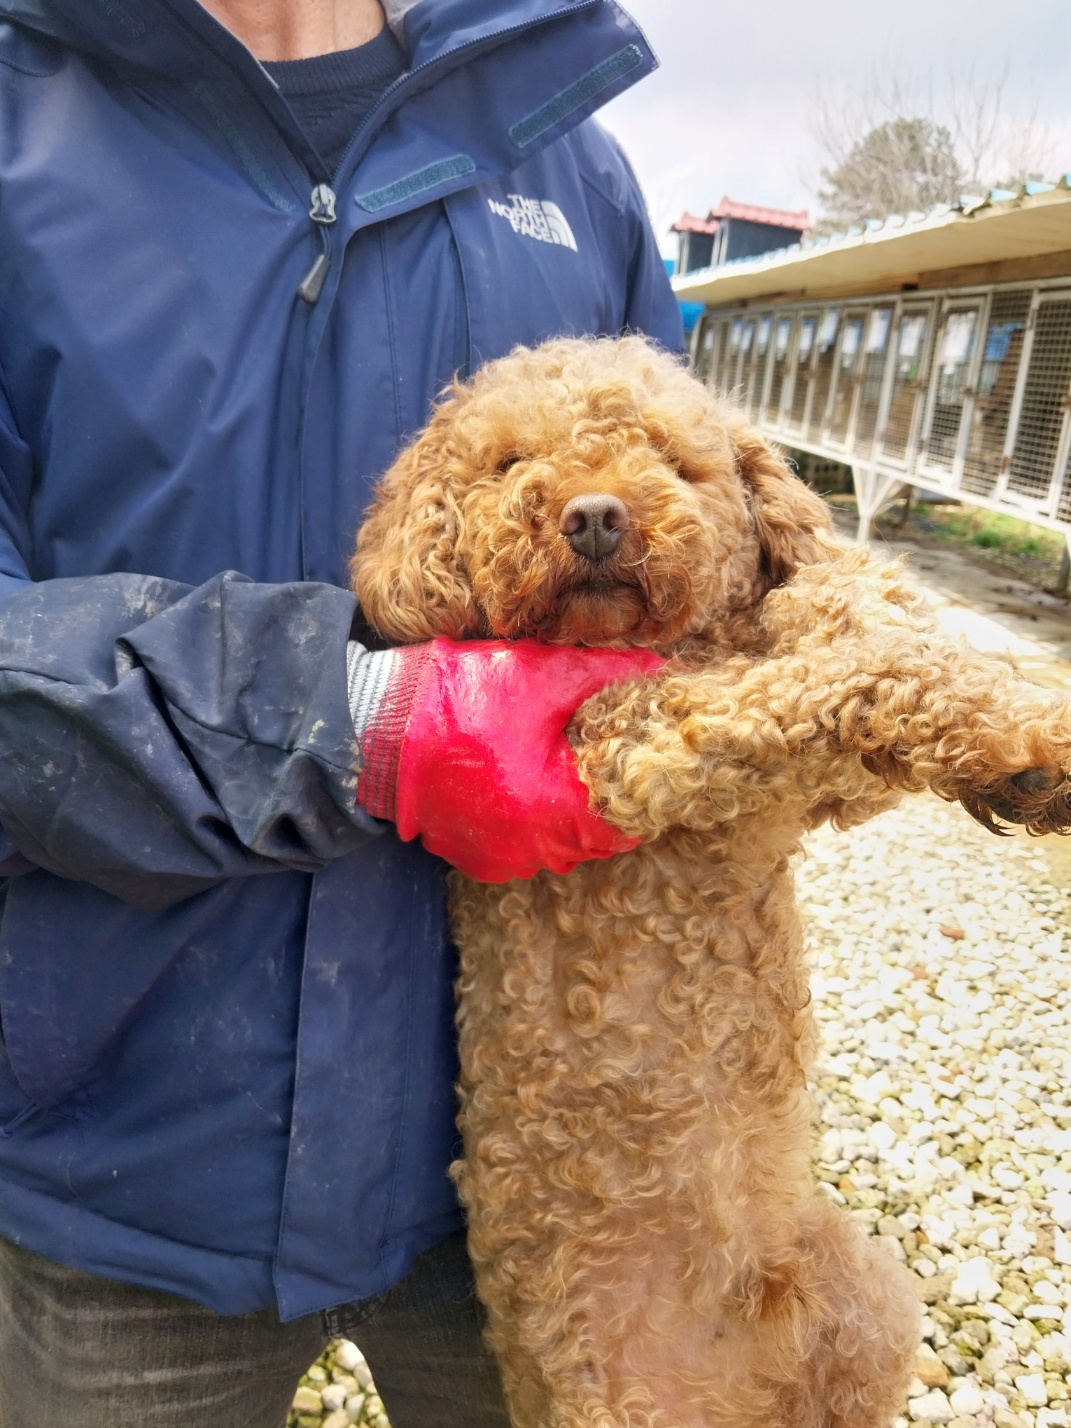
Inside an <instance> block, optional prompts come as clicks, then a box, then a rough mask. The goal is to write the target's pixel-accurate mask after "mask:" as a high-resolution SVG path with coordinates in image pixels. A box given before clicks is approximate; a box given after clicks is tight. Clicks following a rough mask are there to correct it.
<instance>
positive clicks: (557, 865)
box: [355, 639, 663, 883]
mask: <svg viewBox="0 0 1071 1428" xmlns="http://www.w3.org/2000/svg"><path fill="white" fill-rule="evenodd" d="M370 658H371V659H373V660H376V661H384V660H385V661H387V662H386V664H385V665H384V666H383V668H382V672H381V674H380V675H377V677H376V679H375V681H374V682H375V684H376V685H377V686H378V688H377V689H376V691H375V694H374V696H372V698H373V701H374V702H373V703H372V705H371V708H370V709H368V710H367V714H366V716H365V717H361V716H359V715H358V714H357V713H356V712H355V723H356V724H357V728H358V733H359V738H360V747H361V757H362V770H361V776H360V781H359V783H358V788H357V802H358V803H359V804H360V805H361V807H362V808H363V809H365V810H366V811H367V812H368V813H371V814H372V815H373V817H377V818H389V819H392V820H393V821H394V822H395V823H396V825H397V828H398V833H399V835H400V836H401V837H402V838H404V839H406V840H407V841H408V840H409V839H410V838H416V837H420V838H422V839H423V842H424V846H425V848H427V849H428V851H429V852H431V853H437V854H438V855H439V857H441V858H445V859H446V861H447V862H448V863H450V864H452V865H453V866H454V867H455V868H458V869H460V871H461V872H463V873H464V874H465V875H466V876H467V877H470V878H475V879H477V880H479V881H480V882H486V883H502V882H507V881H509V879H510V878H530V877H533V876H534V875H535V874H536V873H537V872H539V871H540V869H542V868H549V869H550V870H551V871H552V872H556V873H568V872H571V871H572V869H573V868H575V867H576V865H577V864H578V863H580V862H582V861H583V860H584V859H587V858H609V857H612V856H613V855H614V854H615V853H622V852H625V851H626V850H627V849H629V848H634V847H635V846H636V844H637V842H638V840H637V839H635V838H626V837H625V836H624V834H622V833H619V832H618V831H617V829H615V828H613V827H611V826H610V824H609V823H606V822H604V821H603V819H601V818H599V817H597V816H596V815H595V814H594V813H592V812H591V811H590V810H589V808H588V791H587V789H586V788H585V787H584V785H583V784H582V783H581V782H580V778H579V775H578V774H577V771H576V763H575V760H574V758H573V754H572V750H571V749H570V748H569V743H568V741H567V739H566V737H565V727H566V725H567V724H568V723H569V721H570V719H571V718H572V717H573V714H574V713H575V712H576V709H577V707H578V706H579V705H581V704H582V703H583V702H584V700H585V699H587V698H589V697H590V696H591V695H592V694H595V693H596V692H597V691H598V690H600V689H602V688H603V687H604V686H605V685H607V684H613V683H618V682H623V681H626V680H630V679H637V678H641V677H642V676H643V675H645V674H649V673H650V672H651V671H652V670H654V669H658V668H659V666H660V665H661V664H662V663H663V661H662V659H661V658H660V657H659V656H658V655H656V654H653V653H652V652H651V651H650V650H638V649H637V650H602V649H599V650H594V649H574V648H571V647H568V646H557V645H542V644H538V643H537V642H536V641H534V640H521V641H506V640H481V641H472V642H467V643H459V642H458V641H455V640H447V639H438V640H432V641H431V643H430V644H425V645H411V646H409V647H407V648H404V649H399V650H392V651H390V652H389V654H388V655H386V656H383V655H373V656H370ZM366 704H367V699H366Z"/></svg>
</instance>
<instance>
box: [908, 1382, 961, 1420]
mask: <svg viewBox="0 0 1071 1428" xmlns="http://www.w3.org/2000/svg"><path fill="white" fill-rule="evenodd" d="M907 1416H908V1417H909V1418H910V1419H911V1421H912V1422H913V1423H917V1422H918V1420H919V1419H920V1418H926V1419H928V1420H929V1421H930V1422H931V1423H949V1422H951V1420H952V1417H953V1414H952V1405H951V1403H949V1401H948V1395H947V1394H946V1393H945V1392H944V1390H943V1389H940V1388H934V1389H931V1390H930V1392H929V1393H924V1394H923V1395H922V1396H921V1397H920V1398H909V1399H908V1400H907Z"/></svg>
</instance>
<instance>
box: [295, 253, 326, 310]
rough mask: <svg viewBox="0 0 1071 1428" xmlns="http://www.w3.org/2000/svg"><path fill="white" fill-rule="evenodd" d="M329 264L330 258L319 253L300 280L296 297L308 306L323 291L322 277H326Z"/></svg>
mask: <svg viewBox="0 0 1071 1428" xmlns="http://www.w3.org/2000/svg"><path fill="white" fill-rule="evenodd" d="M330 266H331V259H330V258H329V257H328V256H327V254H326V253H321V254H320V256H319V257H318V258H317V259H316V261H315V263H313V265H312V267H311V268H310V269H309V271H308V272H307V273H306V274H305V276H304V278H302V280H301V285H300V287H299V288H298V297H299V298H301V299H302V301H303V302H307V303H308V304H309V306H310V307H311V306H312V305H313V303H314V302H315V301H316V299H317V298H318V297H319V296H320V293H321V292H322V291H323V285H324V279H325V278H326V277H327V270H328V268H329V267H330Z"/></svg>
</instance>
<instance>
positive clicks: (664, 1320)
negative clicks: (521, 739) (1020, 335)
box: [354, 338, 1071, 1428]
mask: <svg viewBox="0 0 1071 1428" xmlns="http://www.w3.org/2000/svg"><path fill="white" fill-rule="evenodd" d="M586 492H600V493H606V494H609V495H612V496H615V497H617V498H618V499H619V500H621V501H622V502H623V503H624V505H625V507H626V508H627V511H628V518H629V521H628V528H627V530H626V531H625V534H624V536H623V538H622V539H621V543H620V545H619V546H618V548H617V550H616V552H614V553H613V555H612V556H611V557H609V558H608V559H606V560H603V561H601V562H597V563H593V562H592V561H590V560H587V559H585V558H584V557H583V556H581V555H578V554H577V553H576V552H575V551H574V549H573V548H572V546H571V544H570V543H569V541H568V540H567V539H566V538H565V537H564V536H563V535H562V534H561V532H560V530H559V516H560V513H561V511H562V508H563V506H564V505H565V503H566V502H567V501H568V500H569V499H570V498H571V497H572V496H574V495H577V494H582V493H586ZM354 580H355V588H356V590H357V592H358V594H359V596H360V600H361V604H362V607H363V610H364V613H365V615H366V617H367V618H368V620H369V621H370V622H371V623H372V625H374V626H375V627H376V628H377V629H378V630H380V631H381V632H382V633H383V635H384V636H386V637H387V638H389V639H392V640H395V641H398V642H407V641H415V640H424V639H428V638H429V637H432V636H436V635H451V636H454V637H459V638H464V637H470V636H471V637H479V636H499V637H503V636H504V637H521V636H535V637H538V638H539V639H542V640H545V641H552V642H558V643H580V644H588V645H629V644H642V645H648V646H651V647H653V648H655V649H657V650H660V651H662V652H664V653H665V654H666V655H667V656H670V657H672V658H671V662H670V663H669V664H668V665H667V667H666V668H665V669H664V670H663V671H662V672H660V673H659V674H658V675H656V676H654V677H651V678H648V679H645V680H643V681H639V682H637V683H635V684H633V685H630V686H627V687H619V688H616V689H610V690H607V691H604V692H603V693H601V694H600V695H599V696H597V697H596V698H595V699H592V700H590V701H589V702H588V703H587V704H586V705H585V706H584V707H583V709H582V710H581V711H580V713H579V715H578V718H577V720H576V722H575V725H574V727H573V731H572V736H573V739H574V747H575V748H576V750H577V753H578V758H579V764H580V769H581V773H582V777H583V778H584V779H585V781H586V783H587V785H588V786H589V788H590V789H591V791H592V795H593V800H594V803H595V805H596V806H598V807H600V808H601V809H602V810H603V811H604V813H605V814H606V816H607V817H608V818H609V819H610V820H611V821H612V822H614V823H615V824H616V825H617V826H618V827H620V828H622V829H623V830H625V831H626V832H628V833H631V834H635V835H637V836H639V837H640V838H642V839H643V840H644V842H643V844H642V846H641V847H639V848H638V849H637V850H636V851H635V852H632V853H628V854H625V855H623V856H621V857H618V858H615V859H613V860H611V861H609V862H596V863H587V864H584V865H582V866H581V867H580V868H578V869H577V870H576V872H574V873H572V874H570V875H569V876H568V877H557V876H552V875H549V874H545V875H541V876H539V877H537V878H535V879H533V880H532V881H531V882H514V883H510V884H507V885H505V886H486V885H478V884H475V883H470V882H467V881H466V880H464V879H463V878H461V877H458V876H456V875H454V877H453V878H452V887H451V916H452V924H453V928H454V932H455V935H456V938H457V941H458V944H459V946H460V948H461V954H462V965H461V975H460V984H459V986H460V1009H459V1025H460V1034H461V1055H462V1068H463V1071H462V1085H461V1093H462V1112H461V1125H462V1129H463V1132H464V1139H465V1149H466V1157H465V1160H464V1162H463V1163H461V1164H460V1165H459V1166H458V1167H456V1173H457V1178H458V1183H459V1186H460V1191H461V1195H462V1199H463V1201H464V1204H465V1206H466V1207H467V1210H468V1214H469V1235H470V1246H471V1251H472V1256H473V1259H474V1262H475V1264H476V1269H477V1279H478V1285H479V1291H480V1295H481V1297H482V1299H483V1300H484V1302H485V1304H486V1306H487V1309H488V1311H489V1320H490V1330H489V1332H490V1338H491V1341H492V1343H493V1344H494V1347H495V1349H496V1350H497V1352H498V1356H499V1359H500V1362H501V1366H502V1370H503V1375H504V1380H505V1384H506V1389H507V1394H508V1398H509V1402H510V1407H511V1411H512V1414H513V1418H514V1422H515V1424H516V1425H518V1428H536V1425H539V1428H879V1425H882V1424H886V1423H887V1422H888V1420H889V1418H890V1417H891V1416H892V1414H893V1413H894V1412H895V1411H896V1410H897V1409H898V1407H899V1405H900V1402H901V1399H902V1395H903V1392H904V1389H905V1387H906V1383H907V1380H908V1377H909V1374H910V1369H911V1365H912V1362H913V1356H914V1351H915V1347H916V1342H917V1332H918V1311H917V1308H916V1304H915V1300H914V1296H913V1294H912V1291H911V1287H910V1283H909V1279H908V1276H907V1274H906V1271H904V1270H903V1269H902V1267H901V1266H899V1265H898V1264H896V1262H895V1261H893V1260H892V1259H891V1258H889V1257H888V1256H886V1255H885V1254H884V1253H882V1252H881V1251H880V1249H878V1248H877V1247H876V1246H875V1243H874V1242H873V1241H872V1240H868V1239H867V1238H866V1237H865V1236H864V1235H863V1234H862V1233H861V1232H860V1231H859V1230H858V1229H857V1228H856V1227H855V1226H854V1225H853V1224H852V1223H851V1221H850V1220H849V1218H848V1216H847V1215H846V1214H845V1213H844V1212H843V1211H841V1210H839V1209H837V1208H836V1207H835V1206H833V1205H832V1204H831V1203H830V1202H829V1200H828V1199H826V1198H824V1197H820V1196H818V1195H817V1194H816V1192H815V1189H814V1186H813V1184H812V1180H811V1176H810V1173H809V1158H808V1152H809V1146H810V1140H811V1124H812V1119H813V1107H812V1104H811V1101H810V1099H809V1096H808V1093H807V1090H806V1084H805V1082H806V1076H807V1072H808V1068H809V1066H810V1064H811V1060H812V1056H813V1053H814V1047H815V1036H814V1029H813V1023H812V1019H811V1015H810V1011H809V1008H808V1000H809V992H808V980H807V970H806V967H805V964H804V958H803V951H802V938H801V931H800V926H799V922H798V919H797V914H796V910H795V906H794V901H793V888H792V876H791V872H790V866H789V860H790V858H791V857H792V855H793V854H794V853H796V852H797V851H798V849H799V847H800V840H801V836H802V834H803V833H804V831H805V830H807V829H809V828H813V827H815V826H816V825H817V824H819V823H821V822H822V821H824V820H827V819H832V820H833V821H834V822H835V823H836V824H837V825H838V826H842V827H845V826H849V825H851V824H853V823H857V822H860V821H862V820H863V819H866V818H869V817H871V816H872V815H874V814H875V813H878V812H880V811H881V810H883V809H885V808H888V807H890V806H891V805H892V804H893V803H894V802H895V801H896V798H897V797H898V791H899V790H904V789H906V790H922V789H925V788H929V789H932V790H934V791H935V792H937V793H938V794H940V795H941V796H942V797H943V798H946V799H958V800H959V801H960V802H962V803H963V804H964V805H965V806H966V807H967V808H968V809H969V810H970V811H971V812H972V813H974V814H975V816H977V817H979V818H981V819H982V820H983V821H984V822H987V823H988V824H989V825H990V826H993V827H995V826H996V821H995V817H994V810H996V811H997V812H999V813H1001V814H1003V815H1004V816H1006V817H1012V818H1015V819H1016V821H1019V822H1023V823H1026V824H1027V825H1028V826H1029V827H1030V828H1031V829H1032V830H1033V831H1035V832H1044V831H1050V830H1058V831H1067V828H1068V825H1069V822H1071V812H1069V805H1068V784H1067V782H1066V781H1065V780H1064V775H1063V771H1064V770H1066V769H1068V768H1069V767H1071V722H1069V717H1068V707H1067V705H1066V703H1065V702H1064V701H1063V700H1062V699H1061V698H1059V697H1057V696H1054V695H1050V694H1047V693H1046V692H1043V691H1042V690H1039V689H1036V688H1034V687H1032V686H1030V685H1028V684H1026V683H1025V682H1024V681H1022V680H1021V679H1019V678H1018V677H1017V676H1016V674H1015V673H1014V672H1013V670H1012V669H1011V668H1010V667H1009V666H1008V665H1007V664H1005V663H1003V662H1001V661H1000V660H999V659H997V658H994V657H987V656H984V655H980V654H977V653H975V652H973V651H971V650H969V649H968V648H967V647H965V646H964V645H962V644H960V643H958V642H956V641H955V640H953V639H950V638H949V637H946V636H945V635H943V634H942V633H940V631H939V630H938V628H937V627H936V625H935V623H934V621H933V620H932V618H931V617H930V616H929V614H928V613H927V608H926V605H925V603H924V602H923V600H922V599H921V597H920V596H919V595H918V594H916V593H915V592H914V591H913V590H912V589H911V588H910V586H909V585H908V584H907V583H906V582H905V580H904V578H903V576H902V573H901V571H900V568H899V567H898V566H897V565H888V564H883V563H882V562H880V561H879V560H877V559H875V558H874V557H872V556H871V555H869V554H867V553H866V552H865V551H864V550H861V549H858V548H851V547H847V546H845V545H844V544H843V543H842V542H840V541H839V540H838V539H837V538H836V537H835V536H834V534H833V532H832V528H831V525H830V522H829V518H828V514H827V511H826V508H825V507H824V505H823V503H822V502H821V501H820V500H819V498H818V497H817V496H815V495H814V494H812V493H811V492H810V491H809V490H808V489H807V488H806V487H805V486H804V485H803V484H802V483H801V482H800V481H798V480H797V479H796V478H795V477H794V476H793V475H792V474H791V473H790V472H789V470H788V469H787V468H786V466H785V465H784V463H783V461H782V460H781V459H780V457H779V456H778V455H777V454H776V453H775V452H774V451H773V450H771V449H770V448H769V447H768V446H767V445H766V444H765V443H764V442H763V441H762V440H761V439H760V438H759V437H758V435H757V434H756V433H755V432H754V431H753V430H752V429H750V428H749V427H748V426H747V424H746V423H745V421H744V420H743V418H742V417H741V415H740V414H739V413H738V412H737V411H736V410H735V409H734V408H733V407H732V406H731V405H730V404H728V403H726V402H724V401H722V400H720V399H718V398H717V397H716V396H715V395H714V394H712V393H711V392H710V391H708V390H706V389H705V388H704V387H703V386H701V385H700V384H699V383H698V382H696V381H694V380H693V379H692V378H691V377H689V376H688V375H687V374H686V373H685V372H684V371H683V370H682V368H681V367H680V365H679V364H678V363H677V362H676V361H675V360H674V359H672V358H670V357H668V356H666V355H665V354H660V353H658V352H656V351H654V350H652V349H651V348H650V347H649V346H647V345H646V344H645V343H644V342H643V341H641V340H640V339H638V338H629V339H625V340H622V341H609V340H600V341H580V340H578V341H559V342H555V343H551V344H548V345H546V346H544V347H542V348H540V349H537V350H535V351H529V350H523V349H519V350H517V351H515V352H513V353H512V354H511V355H509V356H508V357H506V358H503V359H502V360H500V361H497V362H494V363H491V364H489V365H488V366H487V367H485V368H484V369H483V370H482V371H481V372H480V373H479V374H478V375H477V376H476V377H475V378H474V379H473V380H472V381H471V382H470V383H467V384H465V385H455V386H454V387H453V388H452V389H451V390H450V391H449V392H448V393H447V394H446V396H445V398H444V400H443V401H442V402H441V404H440V405H439V406H438V408H437V410H436V411H435V413H434V415H433V417H432V420H431V422H430V425H429V426H428V427H427V429H426V431H425V432H424V433H423V434H422V435H421V436H420V437H419V438H418V439H417V440H416V441H415V443H414V444H413V445H412V446H410V447H409V449H408V450H406V451H405V452H403V454H402V455H401V456H400V457H399V459H398V461H397V462H396V464H395V465H394V467H393V468H392V469H391V471H390V472H389V473H388V474H387V476H386V478H385V480H384V482H383V485H382V489H381V493H380V495H379V497H378V499H377V501H376V503H375V504H374V506H373V508H372V511H371V513H370V515H369V517H368V520H367V523H366V524H365V526H364V528H363V530H362V532H361V536H360V541H359V546H358V553H357V555H356V557H355V560H354Z"/></svg>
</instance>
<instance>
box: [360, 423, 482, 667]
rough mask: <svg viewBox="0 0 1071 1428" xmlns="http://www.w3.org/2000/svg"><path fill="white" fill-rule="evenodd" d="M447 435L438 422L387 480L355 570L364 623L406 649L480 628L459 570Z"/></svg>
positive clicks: (373, 507)
mask: <svg viewBox="0 0 1071 1428" xmlns="http://www.w3.org/2000/svg"><path fill="white" fill-rule="evenodd" d="M444 427H445V423H444V422H443V421H442V420H436V419H435V418H433V419H432V422H431V424H430V426H429V427H428V428H427V430H426V431H425V432H424V434H423V435H422V436H421V437H420V438H419V439H418V440H417V441H415V442H414V443H413V444H412V445H411V446H409V447H407V448H406V449H405V450H404V451H403V452H402V453H401V455H400V456H399V457H398V459H397V460H396V461H395V463H394V465H393V466H392V467H391V468H390V470H389V471H388V472H387V474H386V475H385V476H384V477H383V480H382V481H381V482H380V485H379V490H378V492H377V494H376V497H375V499H374V501H373V502H372V505H371V507H370V508H369V510H368V512H367V514H366V516H365V519H364V523H363V525H362V526H361V530H360V533H359V535H358V537H357V551H356V554H355V555H354V557H353V560H352V561H351V562H350V581H351V583H352V585H353V589H354V590H355V591H356V592H357V598H358V599H359V600H360V603H361V611H362V614H363V615H364V618H365V619H366V620H367V621H368V623H369V624H370V625H371V626H372V628H373V629H375V630H376V631H377V632H378V633H379V634H381V635H383V636H384V637H385V638H387V639H389V640H392V641H395V642H397V643H400V644H409V643H415V642H417V641H420V640H429V639H434V638H435V637H436V636H437V635H449V636H451V637H452V638H454V639H459V638H461V636H463V635H465V634H471V633H473V632H475V631H477V630H478V629H479V628H480V624H481V622H480V615H479V610H478V608H477V606H476V602H475V600H474V598H473V595H472V590H471V587H470V583H469V580H468V577H467V575H466V573H465V570H464V567H463V565H462V563H461V556H460V551H459V540H460V534H461V517H460V511H459V508H458V505H457V493H458V488H457V485H456V483H454V482H452V481H451V479H450V467H451V455H450V453H448V452H447V451H446V450H444V443H443V436H442V433H443V432H444Z"/></svg>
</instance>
